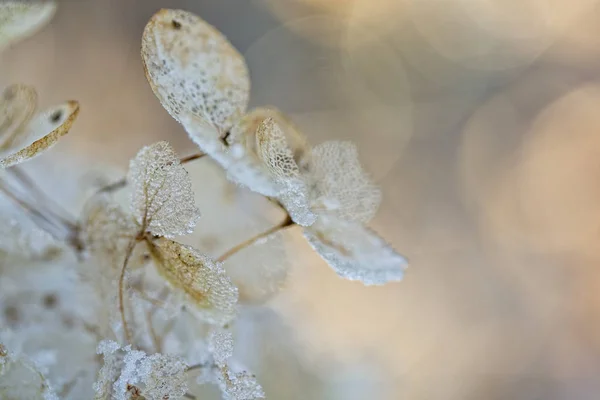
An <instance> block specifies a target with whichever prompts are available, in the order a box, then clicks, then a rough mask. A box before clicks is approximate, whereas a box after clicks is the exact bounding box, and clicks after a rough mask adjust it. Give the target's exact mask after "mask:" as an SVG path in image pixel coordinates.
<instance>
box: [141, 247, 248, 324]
mask: <svg viewBox="0 0 600 400" xmlns="http://www.w3.org/2000/svg"><path fill="white" fill-rule="evenodd" d="M150 254H151V255H152V257H153V258H154V261H155V265H156V268H157V270H158V272H159V273H160V274H161V275H162V276H163V277H164V278H165V279H166V280H167V281H168V282H169V283H170V284H171V286H173V287H175V288H176V289H179V290H181V291H182V292H184V293H185V294H186V295H187V297H188V298H189V299H190V301H191V302H192V303H193V304H194V305H195V306H196V307H195V308H196V311H197V313H198V315H199V316H200V317H201V318H202V319H204V320H205V321H207V322H209V323H211V324H215V325H224V324H226V323H227V322H229V321H230V320H231V319H233V318H234V317H235V315H236V304H237V300H238V291H237V288H236V287H235V286H234V285H233V284H232V283H231V279H229V277H228V276H227V274H226V273H225V270H224V269H223V267H222V265H221V264H220V263H218V262H215V261H213V260H212V259H211V258H209V257H207V256H205V255H204V254H202V253H200V252H198V251H197V250H195V249H194V248H193V247H190V246H186V245H183V244H179V243H177V242H174V241H172V240H169V239H164V238H162V239H158V240H155V241H153V242H152V244H151V245H150Z"/></svg>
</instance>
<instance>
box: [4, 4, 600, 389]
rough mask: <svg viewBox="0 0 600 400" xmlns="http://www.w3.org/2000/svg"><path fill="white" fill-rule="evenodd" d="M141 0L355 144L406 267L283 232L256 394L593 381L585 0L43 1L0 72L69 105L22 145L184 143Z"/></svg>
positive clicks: (595, 314)
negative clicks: (216, 38) (376, 272)
mask: <svg viewBox="0 0 600 400" xmlns="http://www.w3.org/2000/svg"><path fill="white" fill-rule="evenodd" d="M160 7H169V8H176V7H181V8H186V9H188V10H191V11H194V12H196V13H198V14H200V15H202V16H203V17H204V18H205V19H206V20H208V21H209V22H210V23H212V24H214V25H215V26H216V27H218V28H219V29H220V30H221V31H223V32H224V33H225V34H226V35H227V36H228V37H229V38H230V39H231V41H232V42H233V43H234V44H235V45H236V46H237V47H238V48H239V49H240V50H241V51H242V52H243V53H244V54H246V56H247V59H248V63H249V67H250V70H251V74H252V78H253V89H252V103H253V104H254V105H260V104H275V105H277V106H278V107H280V108H281V109H283V110H284V111H287V112H289V113H290V114H292V115H293V117H294V119H295V120H296V121H297V122H298V123H299V124H300V125H301V126H302V127H303V128H304V130H305V131H306V134H307V135H308V136H309V138H310V140H311V141H312V142H313V143H319V142H321V141H324V140H327V139H352V140H355V141H356V142H357V143H358V144H359V146H360V149H361V156H362V157H363V161H364V163H365V165H366V167H367V168H368V170H369V171H371V172H372V173H373V174H374V176H375V177H376V178H377V180H378V181H379V182H380V183H381V185H382V186H383V188H384V201H383V204H382V207H381V211H380V213H379V214H378V216H377V218H376V219H375V221H374V222H373V227H374V228H375V229H377V230H378V231H380V232H381V233H382V234H383V235H384V236H386V237H387V238H388V239H389V240H390V242H391V243H393V244H394V246H395V247H396V248H397V249H399V250H400V251H402V252H404V253H405V254H406V255H407V256H408V257H409V258H410V259H411V262H412V267H411V269H410V270H409V271H408V274H407V276H406V279H405V281H404V282H402V283H400V284H391V285H388V286H386V287H382V288H365V287H363V286H361V285H360V284H356V283H350V282H347V281H343V280H341V279H338V278H337V277H336V276H335V274H334V273H333V272H331V271H330V270H329V269H328V268H327V267H326V266H325V264H324V263H322V262H321V261H319V259H318V257H316V256H314V255H311V254H310V253H309V252H308V251H305V250H307V247H306V245H305V244H302V242H301V241H299V243H300V244H299V245H298V246H299V249H300V250H299V251H300V252H301V253H303V254H304V253H306V254H305V255H302V256H301V257H300V256H297V255H295V256H294V260H295V267H294V271H293V276H292V280H291V282H290V284H289V286H288V288H287V290H286V291H285V292H284V293H282V294H281V295H280V296H279V297H278V298H277V299H275V300H274V301H273V302H272V303H271V304H270V308H269V309H268V310H256V311H253V312H254V313H255V314H254V315H255V318H256V321H259V323H258V324H257V325H256V326H255V330H254V331H252V332H253V333H252V332H249V333H248V336H247V339H248V341H253V340H256V341H257V343H260V346H258V348H260V351H261V354H262V355H263V356H264V357H263V358H264V360H265V361H266V363H265V364H264V367H263V369H261V370H260V373H259V375H261V380H262V381H263V382H264V383H265V385H266V387H267V391H268V394H270V395H271V396H270V398H272V399H318V398H323V399H325V398H331V399H334V398H335V399H338V398H339V399H344V400H349V399H357V400H358V399H361V400H362V399H367V398H368V399H411V400H412V399H427V400H429V399H440V400H448V399H450V400H453V399H456V400H470V399H473V400H480V399H489V400H491V399H498V400H500V399H511V400H518V399H544V400H551V399H596V398H598V393H600V379H598V376H600V295H599V294H598V293H599V289H600V274H599V273H598V266H597V262H598V259H599V258H600V246H598V243H599V241H600V157H599V154H600V82H598V77H599V76H598V70H599V67H600V39H599V38H600V28H599V27H600V8H599V7H600V5H599V4H598V1H596V0H572V1H565V0H510V1H509V0H425V1H423V0H354V1H352V0H294V1H292V0H285V1H284V0H253V1H249V0H218V1H217V0H213V1H209V0H205V1H187V2H186V1H167V0H164V1H163V2H159V1H157V0H152V1H149V0H137V1H135V0H102V1H100V0H96V1H92V0H87V1H82V0H80V1H75V0H72V1H62V2H60V9H59V12H58V14H57V16H56V18H55V19H54V21H53V22H52V24H51V26H50V27H48V28H47V29H45V30H44V31H43V32H42V33H40V34H38V35H37V36H35V37H34V38H32V39H30V40H27V41H26V42H24V43H22V44H20V45H19V46H18V47H16V48H14V49H11V50H9V51H7V52H6V53H3V54H2V60H0V84H2V85H5V84H8V83H10V82H15V81H23V82H27V83H33V84H35V85H37V87H38V88H39V92H40V94H41V101H42V103H44V104H50V103H53V102H57V101H61V100H63V99H65V98H75V99H78V100H79V101H80V102H81V104H82V111H81V115H80V118H79V120H78V121H77V123H76V125H75V128H74V129H73V131H72V134H70V135H69V137H68V138H67V139H66V140H63V141H62V142H61V143H60V144H59V145H58V146H57V147H56V148H55V150H53V152H52V154H50V155H47V156H44V158H43V159H40V160H36V163H37V165H38V166H48V165H60V166H61V167H60V168H66V167H65V166H64V165H65V163H64V162H63V161H62V160H64V159H67V158H69V157H76V158H78V159H79V160H80V161H79V163H78V165H79V166H81V165H90V166H91V165H94V164H95V163H107V164H110V165H114V166H116V167H121V168H124V167H125V165H126V161H127V160H128V159H129V158H130V157H131V156H132V155H133V154H135V152H136V151H137V149H138V148H139V147H141V146H142V145H144V144H148V143H151V142H152V141H155V140H157V139H167V140H169V141H171V142H172V143H174V144H175V145H176V147H177V149H179V150H180V151H181V152H183V153H191V152H193V151H194V147H193V145H191V143H190V142H189V141H188V140H187V138H186V135H185V133H184V132H183V130H182V129H181V128H180V127H179V126H178V125H177V124H176V123H175V122H174V121H172V120H171V119H170V118H169V116H168V115H167V113H166V112H165V111H164V110H163V109H162V108H161V106H160V104H159V103H158V101H156V100H155V98H154V96H153V94H152V92H151V90H150V88H149V86H148V85H147V84H146V81H145V78H144V74H143V71H142V67H141V62H140V59H139V55H138V51H139V47H140V35H141V32H142V29H143V27H144V24H145V22H146V21H147V20H148V19H149V17H150V16H151V15H152V13H153V12H154V11H156V10H157V9H158V8H160ZM78 168H81V167H78ZM56 174H58V170H57V172H56ZM46 176H49V177H52V174H50V173H49V172H48V171H47V172H46ZM59 176H60V175H59ZM195 177H196V178H195V179H197V182H198V185H200V187H201V180H202V172H198V173H196V175H195ZM54 178H55V179H56V175H55V176H54ZM44 184H46V185H49V186H51V184H50V183H48V182H44ZM206 195H207V196H210V195H211V193H207V194H206ZM68 201H69V200H67V199H65V202H68ZM203 211H204V212H205V214H208V212H207V211H206V210H203ZM224 218H227V217H226V216H225V217H224ZM235 222H236V221H234V220H232V221H226V223H227V224H232V225H233V224H235ZM248 354H250V352H249V353H248ZM247 356H248V357H250V355H247Z"/></svg>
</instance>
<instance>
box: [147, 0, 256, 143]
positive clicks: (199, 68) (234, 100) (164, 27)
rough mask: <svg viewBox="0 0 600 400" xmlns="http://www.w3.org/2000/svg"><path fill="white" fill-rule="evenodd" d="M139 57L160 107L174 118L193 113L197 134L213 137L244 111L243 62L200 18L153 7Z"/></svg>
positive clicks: (245, 82)
mask: <svg viewBox="0 0 600 400" xmlns="http://www.w3.org/2000/svg"><path fill="white" fill-rule="evenodd" d="M142 60H143V62H144V67H145V70H146V77H147V78H148V81H149V82H150V85H151V87H152V90H153V91H154V93H155V95H156V96H157V97H158V99H159V100H160V102H161V104H162V105H163V107H164V108H165V109H166V110H167V111H168V112H169V113H170V114H171V116H173V118H175V119H176V120H177V121H179V122H182V119H181V116H182V115H185V114H189V113H191V114H193V115H195V116H197V117H198V118H199V119H198V125H202V127H203V129H202V130H201V133H200V132H199V133H200V135H201V136H203V137H205V138H209V139H211V140H218V139H219V137H222V136H224V135H225V134H226V132H227V131H228V130H229V129H230V128H231V126H232V125H233V124H234V123H235V121H237V120H238V119H239V118H240V117H241V116H242V115H243V114H244V112H245V110H246V106H247V103H248V98H249V93H250V79H249V75H248V68H247V67H246V62H245V61H244V58H243V57H242V56H241V55H240V53H239V52H238V51H237V50H236V49H235V48H234V47H233V46H232V45H231V43H229V41H228V40H227V39H226V38H225V36H223V34H222V33H221V32H219V31H218V30H216V29H215V28H214V27H213V26H211V25H209V24H208V23H206V22H205V21H204V20H202V19H201V18H200V17H198V16H196V15H194V14H192V13H190V12H187V11H183V10H166V9H163V10H160V11H159V12H157V13H156V14H155V15H154V16H153V17H152V18H151V19H150V21H149V22H148V24H147V25H146V28H145V29H144V34H143V37H142ZM192 138H194V137H192Z"/></svg>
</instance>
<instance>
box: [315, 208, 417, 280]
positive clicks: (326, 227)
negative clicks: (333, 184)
mask: <svg viewBox="0 0 600 400" xmlns="http://www.w3.org/2000/svg"><path fill="white" fill-rule="evenodd" d="M304 236H305V237H306V239H307V240H308V243H310V245H311V246H312V247H313V248H314V249H315V251H316V252H317V253H319V255H321V257H322V258H323V259H324V260H325V261H326V262H327V263H328V264H329V265H330V266H331V267H332V268H333V269H334V271H335V272H336V273H337V274H338V275H339V276H341V277H342V278H345V279H349V280H353V281H361V282H362V283H364V284H365V285H383V284H385V283H387V282H391V281H399V280H401V279H402V277H403V275H404V270H405V269H406V267H407V265H408V261H407V260H406V259H405V258H404V257H402V256H401V255H400V254H398V253H397V252H396V251H395V250H394V249H393V248H392V247H391V246H390V245H389V244H387V243H386V242H385V241H384V240H383V239H382V238H381V237H379V236H378V235H377V234H376V233H375V232H373V231H371V230H370V229H368V228H366V227H364V226H363V225H361V224H360V223H359V222H356V221H346V220H343V219H339V218H336V217H333V216H328V215H322V216H320V217H319V219H318V220H317V222H315V223H314V224H313V225H312V226H310V227H307V228H304Z"/></svg>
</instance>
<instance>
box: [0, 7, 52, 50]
mask: <svg viewBox="0 0 600 400" xmlns="http://www.w3.org/2000/svg"><path fill="white" fill-rule="evenodd" d="M55 12H56V2H54V1H43V2H33V1H31V2H25V1H3V2H2V3H0V51H2V50H3V49H4V48H6V47H8V46H10V45H12V44H14V43H15V42H17V41H19V40H21V39H24V38H26V37H28V36H31V35H33V34H34V33H36V32H37V31H39V30H40V29H41V28H42V27H43V26H44V25H46V24H47V23H48V22H49V21H50V19H52V17H53V16H54V13H55Z"/></svg>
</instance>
